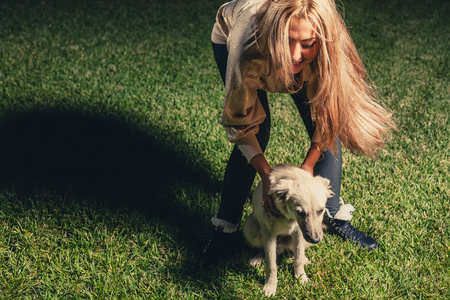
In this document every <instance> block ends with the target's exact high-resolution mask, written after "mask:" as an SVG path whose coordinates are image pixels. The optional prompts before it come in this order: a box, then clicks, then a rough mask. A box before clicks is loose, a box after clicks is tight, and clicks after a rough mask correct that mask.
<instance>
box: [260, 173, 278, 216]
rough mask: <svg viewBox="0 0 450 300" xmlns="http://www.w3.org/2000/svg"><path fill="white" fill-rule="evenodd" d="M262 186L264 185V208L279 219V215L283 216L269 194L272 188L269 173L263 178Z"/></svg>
mask: <svg viewBox="0 0 450 300" xmlns="http://www.w3.org/2000/svg"><path fill="white" fill-rule="evenodd" d="M262 186H263V199H262V205H263V207H264V210H265V212H266V213H267V214H269V215H272V216H273V217H275V218H277V219H278V218H279V217H281V213H280V211H279V210H278V208H277V207H276V205H275V202H274V200H273V198H272V196H270V195H269V194H268V193H269V190H270V180H269V176H268V175H267V176H265V178H262Z"/></svg>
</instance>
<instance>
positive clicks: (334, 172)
mask: <svg viewBox="0 0 450 300" xmlns="http://www.w3.org/2000/svg"><path fill="white" fill-rule="evenodd" d="M292 98H293V99H294V102H295V104H296V106H297V109H298V111H299V113H300V115H301V117H302V119H303V122H304V123H305V126H306V130H307V131H308V135H309V138H310V139H311V138H312V136H313V135H314V131H315V125H314V122H313V121H312V118H311V110H310V107H309V104H308V103H307V102H308V97H307V94H306V85H305V86H304V87H303V88H302V90H300V91H299V92H298V93H296V94H294V95H292ZM336 149H337V152H336V153H335V155H333V154H332V153H330V152H329V151H325V152H324V153H323V154H324V158H323V160H321V161H319V162H317V163H316V165H315V167H314V175H320V176H322V177H325V178H328V179H329V180H330V184H331V189H332V191H333V192H334V196H333V197H331V198H329V199H328V200H327V204H326V208H327V215H326V218H325V220H326V221H327V223H328V225H329V226H330V227H331V228H332V229H333V230H334V232H335V233H336V234H337V235H339V236H340V237H342V238H343V239H344V240H352V241H355V242H357V243H358V244H359V245H360V246H361V247H364V248H367V249H368V250H373V249H376V248H377V247H378V243H377V241H376V240H375V239H373V238H372V237H370V236H368V235H366V234H364V233H363V232H361V231H359V230H358V229H357V228H355V227H354V226H353V225H351V224H350V222H349V221H350V220H351V217H352V215H351V213H352V212H353V207H351V205H348V204H347V205H341V204H342V202H341V198H340V192H341V172H342V151H341V142H340V140H339V139H336ZM349 207H350V209H349Z"/></svg>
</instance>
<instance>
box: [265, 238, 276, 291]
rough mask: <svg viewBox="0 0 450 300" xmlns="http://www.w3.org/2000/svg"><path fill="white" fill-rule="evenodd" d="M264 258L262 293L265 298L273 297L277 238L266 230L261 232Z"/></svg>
mask: <svg viewBox="0 0 450 300" xmlns="http://www.w3.org/2000/svg"><path fill="white" fill-rule="evenodd" d="M262 235H263V239H264V241H265V243H264V250H265V256H266V282H265V284H264V292H265V295H266V296H267V297H270V296H272V295H275V292H276V290H277V284H278V283H277V280H278V279H277V237H276V236H273V235H272V234H270V233H269V232H268V231H267V230H263V232H262Z"/></svg>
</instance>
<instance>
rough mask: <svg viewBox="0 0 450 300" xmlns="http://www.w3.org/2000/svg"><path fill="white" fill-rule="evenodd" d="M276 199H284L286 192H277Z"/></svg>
mask: <svg viewBox="0 0 450 300" xmlns="http://www.w3.org/2000/svg"><path fill="white" fill-rule="evenodd" d="M277 197H278V198H280V199H286V197H287V191H279V192H277Z"/></svg>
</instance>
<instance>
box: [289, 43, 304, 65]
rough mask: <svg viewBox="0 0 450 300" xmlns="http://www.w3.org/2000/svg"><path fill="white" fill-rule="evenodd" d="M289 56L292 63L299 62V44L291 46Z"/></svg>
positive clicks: (300, 53) (300, 52)
mask: <svg viewBox="0 0 450 300" xmlns="http://www.w3.org/2000/svg"><path fill="white" fill-rule="evenodd" d="M291 56H292V60H293V61H299V60H300V59H301V58H302V46H301V45H300V43H294V44H293V45H292V46H291Z"/></svg>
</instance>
